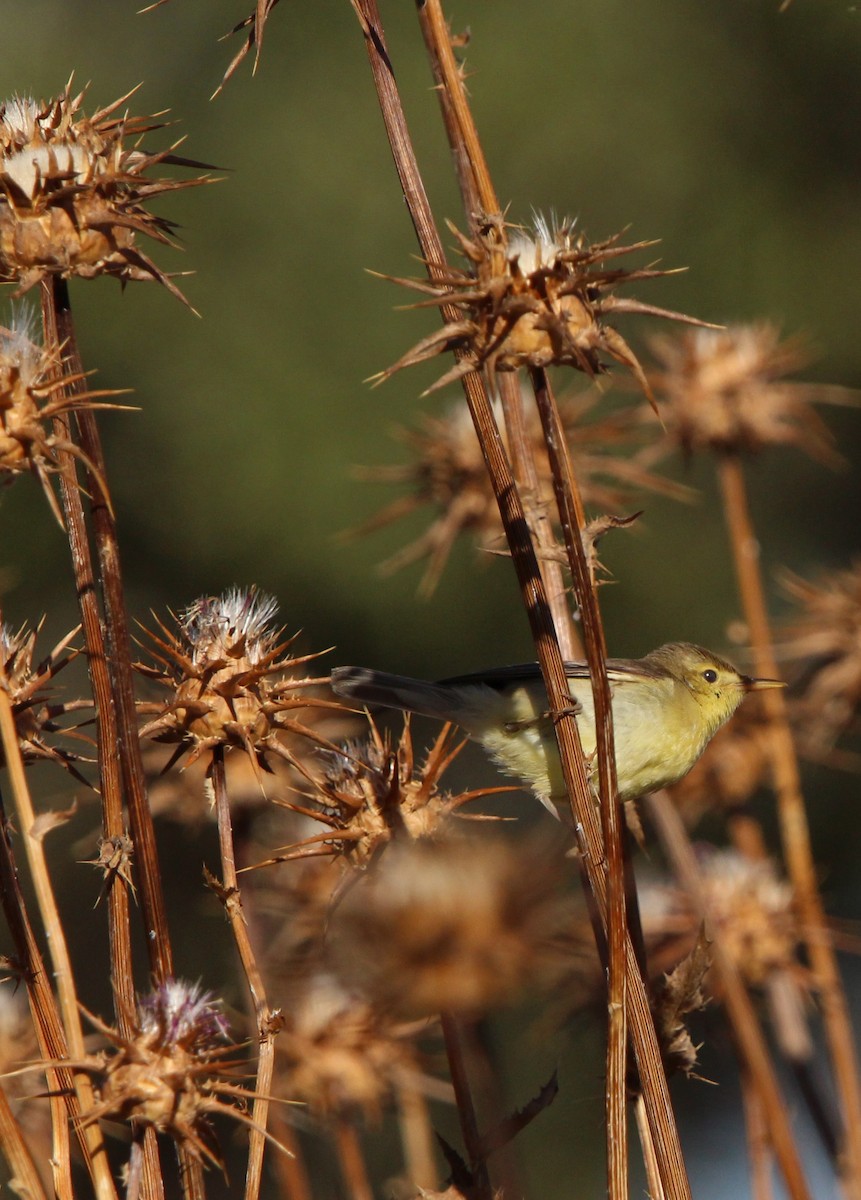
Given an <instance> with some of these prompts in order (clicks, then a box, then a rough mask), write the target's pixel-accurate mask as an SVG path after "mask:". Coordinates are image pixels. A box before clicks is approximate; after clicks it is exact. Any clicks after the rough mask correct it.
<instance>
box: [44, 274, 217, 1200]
mask: <svg viewBox="0 0 861 1200" xmlns="http://www.w3.org/2000/svg"><path fill="white" fill-rule="evenodd" d="M42 323H43V327H44V336H45V347H46V349H47V350H49V352H50V353H51V354H52V355H53V356H54V357H55V358H56V360H57V361H58V362H59V363H61V364H62V374H63V376H70V375H71V376H76V377H77V379H78V380H79V381H80V382H76V381H75V380H73V381H72V382H71V383H69V384H66V385H64V386H65V387H67V389H68V391H69V392H70V393H71V394H74V393H75V392H76V391H78V390H80V388H81V387H82V386H83V382H82V381H83V365H82V363H81V360H80V355H79V354H78V351H77V343H76V340H75V330H74V324H73V321H72V313H71V307H70V304H69V294H68V287H67V285H66V282H65V281H64V280H60V279H57V278H54V279H53V280H51V281H46V282H45V283H44V284H43V285H42ZM90 415H91V414H90ZM54 424H55V429H56V430H57V431H58V432H59V434H60V437H61V439H62V440H63V441H64V442H66V443H71V442H72V441H73V436H72V427H71V420H70V418H69V415H68V414H61V415H60V416H58V417H55V419H54ZM59 459H60V493H61V498H62V503H63V514H64V517H65V522H66V531H67V535H68V538H69V550H70V553H71V558H72V568H73V571H74V575H75V586H76V591H77V596H78V604H79V606H80V610H81V624H82V627H83V631H84V644H85V647H86V652H87V669H88V672H89V677H90V686H91V688H92V692H93V700H94V706H95V713H96V731H97V737H96V746H97V755H98V765H99V785H100V786H99V792H100V795H101V797H102V828H103V832H104V836H105V838H107V839H114V838H118V837H122V836H123V834H124V832H125V820H124V817H123V795H122V781H121V776H120V773H121V770H122V762H121V761H120V760H121V759H125V755H119V754H117V748H118V747H119V746H120V745H121V739H120V734H119V728H118V724H117V706H116V705H115V701H114V693H113V686H112V680H111V675H110V671H109V666H108V662H109V658H108V653H107V649H106V646H105V636H104V630H103V626H102V620H101V613H100V610H99V596H98V587H97V583H96V578H95V571H94V569H93V560H92V555H91V552H90V544H89V539H88V536H87V525H86V519H85V516H84V507H83V501H82V498H81V490H80V487H79V484H78V476H77V463H76V459H75V457H74V456H73V455H72V454H71V453H69V452H62V453H61V454H60V455H59ZM99 459H100V461H99V462H98V463H96V462H95V460H94V459H93V458H92V456H90V461H91V462H93V464H94V467H95V469H96V470H97V471H99V472H100V475H101V478H102V479H104V478H105V475H104V462H103V461H102V459H101V454H99ZM92 493H93V495H94V496H95V497H97V498H98V501H99V503H101V504H102V505H103V506H104V504H105V501H104V497H103V495H102V489H101V488H99V487H93V488H92ZM135 743H136V744H137V738H136V735H135ZM147 823H148V824H149V827H150V829H151V826H152V819H151V817H150V814H149V810H148V808H146V821H145V824H147ZM132 834H133V838H134V845H135V851H136V854H137V857H138V865H139V866H140V865H141V860H142V861H143V864H144V866H143V870H142V877H141V892H142V904H143V911H144V920H145V922H146V930H147V932H148V934H150V935H151V936H147V937H146V945H147V951H148V953H149V955H150V962H151V965H152V969H153V974H154V975H155V976H156V978H159V979H161V980H162V981H163V979H165V978H168V977H169V976H170V975H172V974H173V970H172V956H171V950H170V937H169V933H168V930H167V926H166V923H164V922H162V923H161V924H155V923H154V921H153V919H152V917H153V915H154V913H157V911H158V909H159V907H162V908H163V902H162V901H161V890H160V882H159V881H158V875H157V860H156V859H155V846H154V841H152V839H150V841H149V843H148V842H147V839H146V836H144V838H143V839H142V840H139V829H138V828H137V827H136V826H135V824H134V822H133V824H132ZM147 845H149V850H150V853H149V854H142V855H141V854H139V853H138V851H139V850H140V849H141V847H142V846H143V847H146V846H147ZM153 861H155V863H156V882H158V883H159V886H158V887H157V888H156V892H157V898H156V900H155V901H152V900H151V895H152V888H153V881H152V870H151V869H150V870H147V869H146V865H145V864H146V863H147V862H150V863H151V862H153ZM108 921H109V939H110V956H111V987H112V990H113V995H114V1015H115V1018H116V1021H117V1028H118V1029H119V1031H120V1033H121V1035H122V1036H123V1037H132V1036H133V1035H134V1028H133V1021H134V1015H135V1011H136V999H135V987H134V974H133V967H132V948H131V929H130V917H129V897H128V891H127V888H126V885H125V883H124V882H123V881H122V880H120V879H119V878H118V877H115V878H114V880H113V881H112V883H111V886H110V887H109V888H108ZM156 929H158V931H159V934H158V935H156V934H155V932H154V931H155V930H156ZM180 1159H181V1163H182V1168H183V1169H182V1171H181V1174H182V1180H183V1188H184V1194H185V1195H186V1197H187V1200H202V1196H203V1184H202V1175H201V1169H200V1165H199V1163H197V1161H196V1160H195V1159H193V1158H191V1157H190V1156H189V1155H188V1154H187V1153H186V1151H185V1150H182V1151H181V1152H180ZM142 1170H143V1196H144V1200H162V1198H163V1196H164V1185H163V1178H162V1172H161V1166H160V1163H159V1157H158V1145H157V1142H156V1136H155V1131H154V1130H152V1129H148V1130H146V1131H145V1132H144V1135H143V1166H142Z"/></svg>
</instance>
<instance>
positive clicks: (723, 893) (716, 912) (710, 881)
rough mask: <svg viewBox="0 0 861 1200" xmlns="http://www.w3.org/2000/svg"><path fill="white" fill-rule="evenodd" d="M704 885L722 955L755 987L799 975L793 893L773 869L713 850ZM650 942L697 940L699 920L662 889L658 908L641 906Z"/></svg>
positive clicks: (704, 866) (704, 864)
mask: <svg viewBox="0 0 861 1200" xmlns="http://www.w3.org/2000/svg"><path fill="white" fill-rule="evenodd" d="M701 880H702V885H703V888H704V891H705V897H706V905H707V912H708V916H709V922H710V924H707V927H706V933H707V934H708V933H710V932H711V931H712V930H713V931H714V932H715V933H716V934H717V935H718V936H719V937H720V941H721V945H722V947H723V949H724V950H725V951H726V952H727V954H728V955H729V956H730V958H731V959H732V961H733V963H734V964H735V967H736V969H737V970H738V971H739V972H740V974H741V975H742V976H743V977H744V979H745V980H746V981H747V983H748V984H749V985H750V986H751V987H763V986H764V985H765V984H767V983H768V982H769V980H770V978H771V977H772V976H773V975H775V974H778V973H780V972H784V971H788V972H789V973H793V972H794V973H796V974H800V973H801V971H802V968H801V965H800V963H799V961H798V958H797V954H796V950H797V947H798V946H799V944H800V941H801V933H800V930H799V927H798V921H797V917H796V913H795V907H794V901H793V894H792V888H791V886H790V884H789V883H788V882H787V881H786V880H785V879H784V878H783V877H782V876H781V875H780V874H779V873H778V871H777V868H776V867H775V865H774V863H772V862H770V861H769V860H766V859H752V858H748V857H747V856H746V855H743V854H740V853H739V852H738V851H736V850H715V849H712V850H710V851H709V852H708V853H706V854H704V855H703V856H702V858H701ZM643 919H644V930H645V933H646V937H647V940H649V941H651V940H655V939H665V938H667V937H668V936H676V937H682V936H685V935H687V936H688V937H690V939H691V942H692V943H693V941H695V940H696V938H697V936H698V932H699V928H700V918H699V916H698V915H697V914H696V912H695V911H694V909H693V907H692V906H691V904H690V902H689V900H688V898H687V895H686V894H685V893H684V892H683V891H682V890H681V889H678V888H676V887H672V886H671V887H667V888H663V889H661V897H660V903H657V902H655V903H647V904H644V906H643Z"/></svg>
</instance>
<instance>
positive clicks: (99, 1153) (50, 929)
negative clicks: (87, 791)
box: [0, 661, 117, 1200]
mask: <svg viewBox="0 0 861 1200" xmlns="http://www.w3.org/2000/svg"><path fill="white" fill-rule="evenodd" d="M0 733H2V743H3V755H4V758H5V761H6V770H7V772H8V774H9V779H10V783H11V785H12V795H13V797H14V800H15V808H16V811H17V813H18V820H19V823H20V826H21V835H22V838H23V841H24V852H25V854H26V856H27V863H28V866H29V868H30V878H31V880H32V882H33V890H34V892H35V893H36V904H37V906H38V909H39V915H40V916H41V918H42V926H43V928H44V930H45V937H46V939H47V944H48V951H49V953H50V956H51V967H52V973H53V976H54V979H55V980H56V985H57V994H58V998H59V1004H60V1011H61V1013H62V1017H63V1028H64V1031H65V1035H66V1045H67V1047H68V1054H69V1057H70V1058H71V1059H72V1060H73V1061H75V1062H80V1061H81V1060H82V1059H83V1057H84V1033H83V1030H82V1028H81V1016H80V1011H79V1007H78V995H77V992H76V990H75V977H74V974H73V972H72V960H71V958H70V956H69V946H68V943H67V941H66V933H65V930H64V929H63V922H62V921H61V920H60V912H59V909H58V908H57V901H56V898H55V896H54V889H53V886H52V885H51V877H50V875H49V873H48V863H47V861H46V859H45V848H44V845H43V843H42V840H41V838H40V837H38V836H37V834H36V833H35V827H36V814H35V812H34V811H33V804H32V801H31V799H30V789H29V788H28V786H27V778H26V775H25V772H24V764H23V762H22V761H21V748H20V746H19V744H18V735H17V731H16V729H15V717H14V715H13V712H12V706H11V704H10V701H9V692H8V681H7V679H6V673H5V670H4V668H3V663H2V661H0ZM74 1087H75V1091H76V1093H77V1096H78V1100H79V1102H80V1106H81V1112H82V1114H83V1115H86V1114H87V1113H88V1112H90V1111H91V1110H92V1109H93V1107H94V1106H95V1097H94V1095H93V1085H92V1083H91V1082H90V1077H89V1076H88V1075H86V1074H85V1073H84V1072H82V1071H76V1072H75V1074H74ZM83 1134H84V1138H85V1141H86V1143H87V1146H88V1148H89V1158H88V1166H89V1167H90V1170H91V1172H92V1176H93V1183H94V1184H95V1189H96V1195H97V1196H98V1197H99V1198H100V1200H116V1195H117V1193H116V1189H115V1187H114V1181H113V1178H112V1176H111V1169H110V1164H109V1163H108V1158H107V1154H106V1152H105V1143H104V1138H103V1136H102V1131H101V1129H100V1128H99V1127H98V1125H97V1124H96V1123H93V1124H91V1125H87V1126H86V1127H85V1128H84V1130H83Z"/></svg>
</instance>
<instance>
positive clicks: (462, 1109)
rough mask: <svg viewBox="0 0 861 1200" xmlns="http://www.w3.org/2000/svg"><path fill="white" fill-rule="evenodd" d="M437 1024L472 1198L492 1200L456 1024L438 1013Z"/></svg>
mask: <svg viewBox="0 0 861 1200" xmlns="http://www.w3.org/2000/svg"><path fill="white" fill-rule="evenodd" d="M440 1024H441V1026H442V1034H443V1039H444V1041H445V1053H446V1058H447V1059H448V1069H449V1074H450V1075H451V1083H452V1087H453V1088H454V1098H455V1102H456V1104H457V1115H458V1118H459V1120H460V1133H461V1137H462V1138H463V1145H464V1149H465V1150H466V1157H467V1162H468V1164H469V1170H470V1174H471V1176H472V1185H473V1189H474V1192H475V1197H476V1200H493V1188H492V1187H491V1184H490V1173H489V1171H488V1169H487V1158H486V1156H485V1154H484V1152H483V1150H482V1145H481V1132H480V1130H479V1128H478V1116H477V1114H476V1111H475V1102H474V1100H473V1096H472V1089H471V1087H470V1084H469V1072H468V1071H467V1065H466V1054H465V1052H464V1046H463V1038H462V1036H461V1030H460V1028H459V1022H458V1020H457V1018H456V1017H454V1016H452V1014H451V1013H440Z"/></svg>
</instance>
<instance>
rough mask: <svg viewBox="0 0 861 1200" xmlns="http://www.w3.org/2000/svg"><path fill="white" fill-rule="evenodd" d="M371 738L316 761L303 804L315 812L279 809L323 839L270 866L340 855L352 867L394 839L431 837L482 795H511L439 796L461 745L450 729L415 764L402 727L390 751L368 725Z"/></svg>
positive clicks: (488, 791) (290, 849)
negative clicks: (317, 828) (312, 826)
mask: <svg viewBox="0 0 861 1200" xmlns="http://www.w3.org/2000/svg"><path fill="white" fill-rule="evenodd" d="M369 724H370V728H371V734H370V737H368V738H367V739H365V740H364V741H355V742H350V743H348V744H347V745H345V746H344V747H343V748H342V749H340V750H337V751H330V752H324V753H323V754H321V755H319V756H318V761H319V762H320V763H321V764H322V766H323V771H322V773H319V772H317V773H315V774H314V775H313V776H311V775H309V782H310V784H311V789H310V791H309V792H308V795H309V798H310V799H311V800H313V801H314V802H315V807H313V808H310V807H307V806H304V805H299V804H293V803H289V802H282V803H284V805H285V807H287V808H289V809H291V810H292V811H294V812H298V813H302V814H304V815H305V816H308V817H311V818H313V820H315V821H318V822H319V823H320V824H321V825H324V826H325V827H326V832H325V833H319V834H315V835H312V836H311V837H308V838H305V839H304V840H303V841H301V842H297V843H295V844H294V845H292V846H287V847H284V849H283V852H280V853H279V854H278V855H277V856H276V857H274V858H273V859H271V860H270V861H271V862H284V861H287V860H289V859H299V858H308V857H312V856H317V855H341V856H344V857H346V858H348V859H349V861H350V862H351V863H352V864H354V865H357V866H362V865H364V864H366V863H367V862H368V861H369V859H370V858H371V857H372V855H373V854H374V853H375V852H377V851H378V850H380V849H381V848H382V847H383V846H384V845H385V844H386V843H388V842H389V841H391V840H392V838H395V837H405V838H407V839H416V838H424V837H435V836H438V835H439V834H441V833H442V832H443V831H444V830H445V829H446V827H447V825H448V823H449V821H450V819H451V817H452V816H454V815H455V814H457V813H458V811H459V809H461V808H462V807H463V806H464V805H465V804H468V803H469V802H470V801H472V800H476V799H478V798H479V797H481V796H488V795H492V794H494V793H496V792H499V791H508V790H510V789H508V788H505V787H502V788H498V787H493V788H481V789H478V790H476V791H471V792H461V793H459V794H454V795H452V794H451V793H448V792H444V791H442V790H441V789H440V786H439V785H440V778H441V776H442V774H443V772H444V771H445V770H446V769H447V768H448V766H449V765H450V763H451V761H452V759H453V758H454V757H455V756H456V755H457V754H459V753H460V751H461V750H462V748H463V746H464V744H465V742H464V741H460V742H456V741H455V740H454V738H453V736H452V727H451V726H450V725H446V726H444V727H443V729H442V731H441V732H440V734H439V736H438V737H437V739H436V741H435V742H434V744H433V746H432V747H431V748H430V750H429V751H428V753H427V756H426V758H425V760H424V762H423V763H422V764H421V765H418V764H417V763H416V761H415V755H414V750H413V741H412V734H411V732H410V727H409V724H408V723H407V724H405V725H404V730H403V733H402V734H401V737H400V740H399V742H398V745H397V748H392V746H391V743H390V741H389V737H388V734H382V733H381V732H380V730H379V729H378V728H377V726H376V725H375V724H374V722H373V721H370V720H369Z"/></svg>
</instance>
